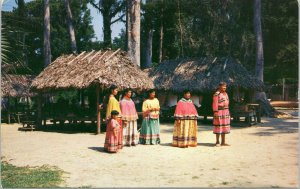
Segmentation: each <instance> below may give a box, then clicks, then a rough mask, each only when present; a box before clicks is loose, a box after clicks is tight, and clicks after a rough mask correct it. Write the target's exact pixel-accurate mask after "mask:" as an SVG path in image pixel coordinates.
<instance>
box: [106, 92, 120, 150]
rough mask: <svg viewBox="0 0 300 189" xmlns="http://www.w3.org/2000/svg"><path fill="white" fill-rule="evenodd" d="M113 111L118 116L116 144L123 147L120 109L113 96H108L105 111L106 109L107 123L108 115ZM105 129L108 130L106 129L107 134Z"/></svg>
mask: <svg viewBox="0 0 300 189" xmlns="http://www.w3.org/2000/svg"><path fill="white" fill-rule="evenodd" d="M113 110H116V111H118V112H119V116H118V119H117V121H118V123H119V125H120V126H121V127H120V132H119V139H118V142H119V143H120V144H119V145H121V146H122V147H123V142H122V141H123V128H122V112H121V108H120V104H119V102H118V100H117V99H116V98H115V96H114V95H110V96H109V100H108V104H107V109H106V120H107V121H109V119H110V114H111V112H112V111H113ZM107 129H108V127H106V132H107ZM105 141H106V140H105Z"/></svg>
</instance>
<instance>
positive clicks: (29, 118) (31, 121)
mask: <svg viewBox="0 0 300 189" xmlns="http://www.w3.org/2000/svg"><path fill="white" fill-rule="evenodd" d="M20 118H21V121H20V122H21V123H22V126H23V128H22V130H30V131H33V130H34V129H35V126H36V124H37V122H36V116H35V115H32V114H23V115H22V116H21V117H20Z"/></svg>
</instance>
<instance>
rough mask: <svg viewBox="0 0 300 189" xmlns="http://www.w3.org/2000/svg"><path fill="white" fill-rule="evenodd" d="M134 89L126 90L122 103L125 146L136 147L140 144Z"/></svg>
mask: <svg viewBox="0 0 300 189" xmlns="http://www.w3.org/2000/svg"><path fill="white" fill-rule="evenodd" d="M131 96H132V89H125V91H124V97H123V99H122V100H121V101H120V106H121V111H122V120H123V125H124V128H123V145H125V146H135V145H137V144H138V131H137V119H138V114H137V112H136V109H135V104H134V102H133V101H132V99H131Z"/></svg>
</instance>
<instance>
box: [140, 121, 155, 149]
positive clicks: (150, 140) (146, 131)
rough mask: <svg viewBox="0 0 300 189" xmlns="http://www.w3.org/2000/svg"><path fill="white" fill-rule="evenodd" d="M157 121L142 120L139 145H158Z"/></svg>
mask: <svg viewBox="0 0 300 189" xmlns="http://www.w3.org/2000/svg"><path fill="white" fill-rule="evenodd" d="M159 132H160V131H159V119H151V118H144V119H143V122H142V127H141V131H140V138H139V143H140V144H159V143H160V137H159Z"/></svg>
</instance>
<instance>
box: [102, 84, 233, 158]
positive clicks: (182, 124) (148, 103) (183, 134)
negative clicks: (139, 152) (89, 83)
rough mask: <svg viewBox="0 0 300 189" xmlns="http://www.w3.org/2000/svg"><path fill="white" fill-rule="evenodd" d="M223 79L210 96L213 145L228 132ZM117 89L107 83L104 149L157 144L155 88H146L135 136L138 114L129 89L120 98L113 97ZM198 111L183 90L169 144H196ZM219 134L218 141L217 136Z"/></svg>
mask: <svg viewBox="0 0 300 189" xmlns="http://www.w3.org/2000/svg"><path fill="white" fill-rule="evenodd" d="M225 91H226V83H220V85H219V89H218V91H217V92H216V93H215V94H214V97H213V111H214V121H213V123H214V128H213V132H214V133H215V134H216V136H217V137H216V146H228V144H226V143H225V134H228V133H229V132H230V115H229V110H228V105H229V100H228V96H227V93H226V92H225ZM117 94H118V89H117V87H116V86H115V85H112V86H111V87H110V96H109V97H108V102H107V109H106V119H107V127H106V136H105V143H104V149H105V150H106V151H108V152H118V151H119V150H120V149H122V148H123V146H124V145H125V146H136V145H137V144H150V145H155V144H160V135H159V134H160V128H159V124H160V123H159V112H160V105H159V101H158V99H157V98H155V90H149V91H148V98H147V99H146V100H144V102H143V105H142V112H143V122H142V127H141V130H140V133H139V136H138V131H137V119H138V114H137V111H136V108H135V104H134V102H133V100H132V99H131V96H132V90H131V89H126V90H125V91H124V96H123V98H122V99H121V100H120V102H119V101H118V100H117V99H116V95H117ZM198 117H199V116H198V113H197V110H196V108H195V105H194V104H193V101H192V100H191V93H190V91H189V90H185V91H184V94H183V98H181V99H180V100H179V101H178V103H177V105H176V109H175V113H174V118H175V123H174V130H173V142H172V146H175V147H181V148H187V147H196V146H197V119H198ZM220 135H221V136H222V141H221V144H220V142H219V136H220Z"/></svg>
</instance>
